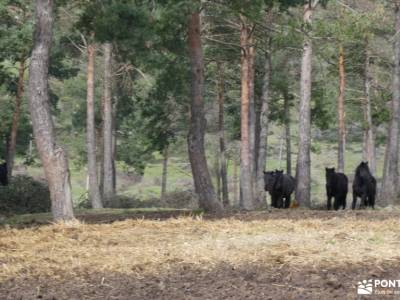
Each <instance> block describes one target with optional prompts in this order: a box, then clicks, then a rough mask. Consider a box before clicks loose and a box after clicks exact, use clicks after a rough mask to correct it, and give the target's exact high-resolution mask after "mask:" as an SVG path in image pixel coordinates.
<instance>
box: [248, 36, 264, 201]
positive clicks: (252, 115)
mask: <svg viewBox="0 0 400 300" xmlns="http://www.w3.org/2000/svg"><path fill="white" fill-rule="evenodd" d="M249 29H250V28H249ZM248 34H249V37H248V42H247V43H248V49H249V51H248V56H247V59H248V61H249V62H248V66H249V77H248V80H249V84H248V86H249V143H250V152H249V154H250V172H251V177H252V179H251V182H252V189H253V202H254V204H253V205H254V208H256V207H260V206H261V205H260V203H258V198H256V197H255V196H256V194H257V189H256V187H257V186H256V182H257V158H256V157H257V153H256V152H258V149H256V110H255V97H254V76H255V64H254V62H255V55H256V48H255V46H254V32H253V30H248Z"/></svg>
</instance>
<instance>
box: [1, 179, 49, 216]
mask: <svg viewBox="0 0 400 300" xmlns="http://www.w3.org/2000/svg"><path fill="white" fill-rule="evenodd" d="M50 209H51V200H50V192H49V189H48V187H47V185H46V184H44V183H43V182H40V181H37V180H35V179H33V178H32V177H29V176H25V175H18V176H15V177H13V178H12V179H11V180H10V182H9V185H8V186H0V213H1V214H6V215H12V214H28V213H39V212H48V211H50Z"/></svg>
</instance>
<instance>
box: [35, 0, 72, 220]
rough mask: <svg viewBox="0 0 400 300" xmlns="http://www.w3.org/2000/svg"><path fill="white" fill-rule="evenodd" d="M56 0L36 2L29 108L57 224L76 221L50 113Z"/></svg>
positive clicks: (65, 166)
mask: <svg viewBox="0 0 400 300" xmlns="http://www.w3.org/2000/svg"><path fill="white" fill-rule="evenodd" d="M52 29H53V1H52V0H36V30H35V33H36V34H35V37H34V45H33V50H32V55H31V62H30V68H29V108H30V113H31V120H32V127H33V133H34V135H35V141H36V146H37V149H38V152H39V155H40V158H41V160H42V163H43V167H44V171H45V175H46V178H47V182H48V184H49V189H50V196H51V209H52V213H53V217H54V219H55V220H56V221H59V220H69V219H73V218H74V213H73V210H72V198H71V182H70V173H69V168H68V158H67V154H66V152H65V151H64V149H63V148H62V147H60V146H59V145H57V143H56V139H55V132H54V124H53V120H52V116H51V113H50V105H49V91H48V69H49V57H50V47H51V40H52V36H53V33H52Z"/></svg>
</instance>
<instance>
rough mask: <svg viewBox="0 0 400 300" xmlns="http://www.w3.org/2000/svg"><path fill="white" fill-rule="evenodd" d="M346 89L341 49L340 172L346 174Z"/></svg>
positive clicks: (339, 97)
mask: <svg viewBox="0 0 400 300" xmlns="http://www.w3.org/2000/svg"><path fill="white" fill-rule="evenodd" d="M345 87H346V75H345V68H344V50H343V46H340V47H339V96H338V104H337V109H338V125H339V126H338V127H339V132H338V171H339V172H344V153H345V150H346V125H345V111H344V91H345Z"/></svg>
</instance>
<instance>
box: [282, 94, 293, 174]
mask: <svg viewBox="0 0 400 300" xmlns="http://www.w3.org/2000/svg"><path fill="white" fill-rule="evenodd" d="M283 101H284V102H283V105H284V110H285V112H284V114H285V116H284V118H285V139H286V173H287V174H288V175H292V142H291V140H292V139H291V134H290V103H289V101H290V96H289V91H288V90H287V89H285V91H284V92H283Z"/></svg>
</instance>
